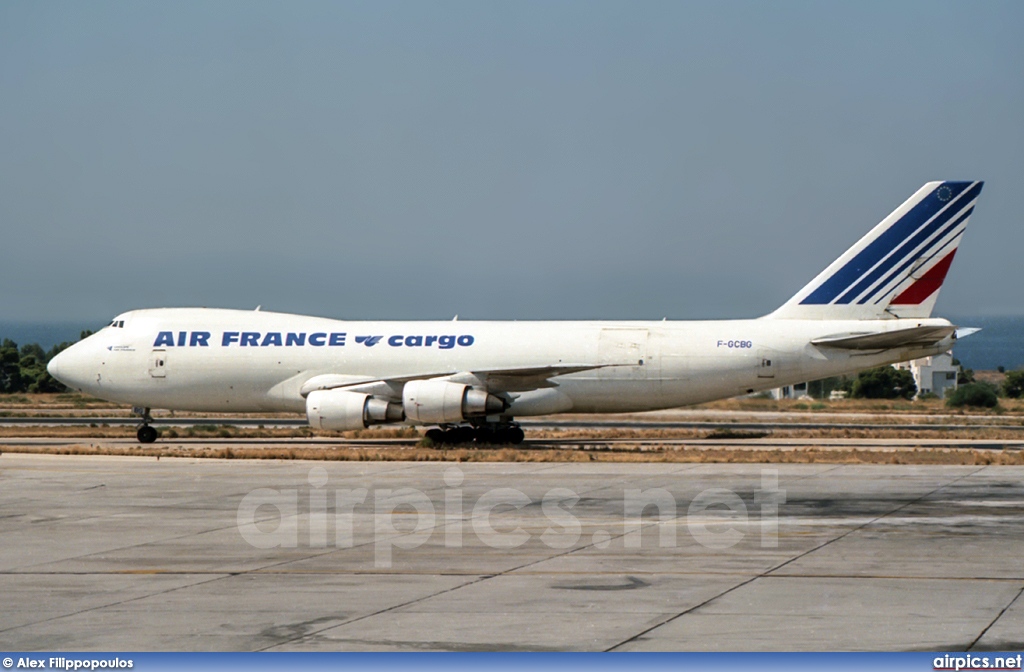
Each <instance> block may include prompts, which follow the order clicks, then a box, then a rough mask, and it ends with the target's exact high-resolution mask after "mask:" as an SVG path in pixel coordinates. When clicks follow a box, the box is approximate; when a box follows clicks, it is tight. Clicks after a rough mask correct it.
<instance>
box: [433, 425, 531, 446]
mask: <svg viewBox="0 0 1024 672" xmlns="http://www.w3.org/2000/svg"><path fill="white" fill-rule="evenodd" d="M426 437H427V438H428V439H430V440H431V441H433V442H434V443H435V444H437V445H441V444H445V445H449V446H454V445H459V444H464V443H473V442H476V443H481V444H492V445H501V444H507V443H511V444H514V445H518V444H520V443H522V442H523V439H525V438H526V435H525V434H524V433H523V430H522V428H520V427H519V425H516V424H514V423H501V424H499V423H489V424H486V425H475V426H470V425H456V426H445V427H437V428H434V429H428V430H427V434H426Z"/></svg>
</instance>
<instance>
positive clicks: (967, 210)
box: [768, 182, 983, 320]
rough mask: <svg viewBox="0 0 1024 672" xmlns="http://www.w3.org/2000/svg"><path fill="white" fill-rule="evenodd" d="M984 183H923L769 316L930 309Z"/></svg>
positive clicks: (919, 313) (878, 314) (872, 315)
mask: <svg viewBox="0 0 1024 672" xmlns="http://www.w3.org/2000/svg"><path fill="white" fill-rule="evenodd" d="M982 184H983V183H982V182H929V183H928V184H926V185H924V186H923V187H921V188H920V189H918V190H917V192H916V193H915V194H914V195H913V196H911V197H910V198H909V199H907V200H906V201H905V202H904V203H903V205H901V206H900V207H898V208H896V209H895V210H894V211H893V212H892V214H890V215H889V216H888V217H886V218H885V219H883V220H882V222H881V223H880V224H879V225H878V226H876V227H875V228H873V229H871V231H869V232H868V234H867V235H866V236H864V237H863V238H861V239H860V240H859V241H857V243H856V244H855V245H854V246H853V247H851V248H850V249H849V250H847V251H846V252H845V253H844V254H843V255H842V256H841V257H839V258H838V259H836V260H835V261H834V262H832V264H831V265H830V266H829V267H828V268H826V269H825V270H824V271H822V272H821V273H820V274H818V277H816V278H814V280H812V281H811V282H810V283H808V284H807V286H806V287H804V288H803V289H801V290H800V291H799V292H797V293H796V295H795V296H794V297H793V298H792V299H790V300H789V301H787V302H786V303H785V304H784V305H783V306H782V307H781V308H779V309H778V310H776V311H775V312H774V313H772V314H771V315H769V316H768V317H770V318H776V319H804V320H875V319H882V318H887V317H905V318H924V317H929V316H930V315H931V313H932V308H934V307H935V300H936V299H937V298H938V296H939V289H940V288H941V287H942V282H943V280H945V279H946V272H947V271H948V270H949V266H950V264H951V263H952V261H953V256H954V255H955V254H956V250H957V246H958V245H959V244H960V239H961V238H962V236H963V233H964V230H965V229H966V228H967V221H968V220H969V219H970V217H971V213H972V212H973V211H974V205H975V203H976V202H977V200H978V196H979V195H980V194H981V187H982Z"/></svg>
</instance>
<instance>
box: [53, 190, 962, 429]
mask: <svg viewBox="0 0 1024 672" xmlns="http://www.w3.org/2000/svg"><path fill="white" fill-rule="evenodd" d="M981 188H982V183H981V182H929V183H928V184H925V185H924V186H923V187H921V188H920V189H919V190H918V191H917V192H916V193H915V194H914V195H913V196H911V197H910V198H909V199H908V200H907V201H906V202H905V203H903V204H902V205H901V206H899V207H898V208H896V210H894V211H893V212H892V214H890V215H889V216H888V217H886V218H885V219H884V220H882V222H881V223H880V224H878V225H877V226H876V227H875V228H873V229H872V230H871V231H870V232H868V234H867V235H865V236H864V237H863V238H861V239H860V240H859V241H858V242H857V243H856V244H855V245H854V246H853V247H851V248H850V249H849V250H847V251H846V252H845V253H844V254H843V255H842V256H840V257H839V258H838V259H836V260H835V261H834V262H833V263H832V264H831V265H830V266H829V267H828V268H826V269H825V270H824V271H822V272H821V273H820V274H819V275H818V276H817V277H816V278H814V280H812V281H811V282H810V283H809V284H807V286H805V287H804V288H803V289H801V290H800V291H799V292H797V294H796V295H795V296H794V297H793V298H791V299H790V300H789V301H787V302H786V303H785V304H783V305H782V307H780V308H779V309H778V310H776V311H775V312H773V313H771V314H769V315H765V316H764V317H760V318H758V319H750V320H717V321H706V322H689V321H687V322H670V321H660V322H583V321H580V322H470V321H457V320H456V321H450V322H350V321H344V320H333V319H325V318H320V317H307V316H301V315H288V314H282V313H272V312H266V311H259V310H257V311H240V310H218V309H207V308H160V309H149V310H132V311H129V312H126V313H122V314H121V315H118V316H117V317H115V318H114V319H113V320H112V321H111V322H110V324H109V325H108V326H107V327H105V328H104V329H102V330H100V331H99V332H97V333H96V334H93V335H92V336H90V337H88V338H86V339H85V340H83V341H81V342H79V343H76V344H75V345H73V346H71V347H70V348H68V349H67V350H65V351H64V352H62V353H60V354H59V355H57V356H56V357H55V358H54V359H53V360H52V361H51V362H50V364H49V371H50V373H51V374H52V375H53V377H54V378H56V379H57V380H59V381H61V382H62V383H64V384H65V385H67V386H68V387H70V388H73V389H76V390H80V391H82V392H84V393H87V394H90V395H93V396H96V397H99V398H101V399H107V400H109V401H113V402H117V403H124V404H131V405H132V406H134V407H136V408H137V409H138V412H139V413H140V415H141V416H142V420H141V426H140V427H139V430H138V439H139V441H141V442H143V443H150V442H152V441H155V440H156V438H157V432H156V430H155V429H154V428H153V427H152V426H151V422H152V418H151V416H150V410H151V409H153V408H162V409H173V410H179V411H209V412H240V413H241V412H257V411H271V412H288V411H293V412H300V413H301V412H304V413H305V414H306V417H307V418H308V420H309V424H310V425H311V426H312V427H314V428H316V429H321V430H337V431H344V430H353V429H362V428H364V427H369V426H371V425H386V424H406V425H420V426H433V427H432V428H431V429H430V430H429V431H428V432H427V436H429V437H430V438H432V439H434V440H435V441H438V442H445V443H461V442H466V441H472V440H476V441H479V442H487V443H519V442H521V441H522V440H523V431H522V430H521V429H520V428H519V425H518V424H517V423H516V421H515V418H522V417H524V416H532V415H549V414H554V413H568V412H573V413H619V412H627V411H650V410H656V409H664V408H675V407H679V406H685V405H688V404H696V403H700V402H705V401H711V400H714V399H721V398H726V397H733V396H737V395H742V394H749V393H753V392H758V391H761V390H767V389H771V388H775V387H779V386H782V385H788V384H792V383H796V382H800V381H805V380H814V379H819V378H825V377H828V376H838V375H842V374H852V373H856V372H857V371H861V370H863V369H867V368H870V367H875V366H880V365H884V364H891V363H894V362H900V361H906V360H910V359H916V358H918V357H925V356H928V355H934V354H937V353H941V352H945V351H947V350H949V349H950V347H951V346H952V345H953V341H954V340H955V338H956V336H957V327H955V326H954V325H953V324H951V323H950V322H949V321H948V320H944V319H937V318H932V317H931V313H932V308H933V307H934V305H935V300H936V297H937V296H938V293H939V289H940V288H941V286H942V282H943V280H944V279H945V277H946V272H947V271H948V270H949V266H950V263H951V262H952V261H953V255H954V254H956V250H957V246H958V245H959V244H960V240H961V237H962V235H963V232H964V230H965V228H966V227H967V222H968V219H969V218H970V216H971V213H972V212H973V211H974V206H975V203H976V202H977V200H978V196H979V194H980V193H981Z"/></svg>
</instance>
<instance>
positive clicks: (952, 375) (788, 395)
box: [771, 352, 959, 399]
mask: <svg viewBox="0 0 1024 672" xmlns="http://www.w3.org/2000/svg"><path fill="white" fill-rule="evenodd" d="M893 367H895V368H897V369H906V370H908V371H910V375H912V376H914V384H915V385H917V393H918V394H928V393H929V392H930V393H932V394H935V395H938V396H939V397H944V396H946V390H947V389H954V390H955V389H956V374H957V372H958V370H959V369H958V367H957V366H956V365H954V364H953V353H952V352H945V353H943V354H941V355H932V356H931V357H922V358H921V359H915V360H912V361H909V362H902V363H900V364H893ZM771 395H772V398H774V399H800V398H802V397H806V396H808V395H807V383H796V384H795V385H786V386H785V387H777V388H775V389H774V390H772V391H771ZM830 398H832V399H836V398H845V393H844V394H843V395H842V396H840V395H834V396H833V397H830Z"/></svg>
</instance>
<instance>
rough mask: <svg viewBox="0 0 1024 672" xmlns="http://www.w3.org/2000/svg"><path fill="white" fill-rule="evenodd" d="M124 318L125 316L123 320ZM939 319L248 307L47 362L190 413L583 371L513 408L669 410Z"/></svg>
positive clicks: (123, 332) (60, 371) (858, 361)
mask: <svg viewBox="0 0 1024 672" xmlns="http://www.w3.org/2000/svg"><path fill="white" fill-rule="evenodd" d="M122 325H123V326H122ZM938 325H949V322H948V321H946V320H942V319H914V320H899V319H886V320H874V321H865V320H849V321H847V320H842V321H837V320H792V319H765V318H761V319H752V320H719V321H706V322H669V321H661V322H463V321H446V322H347V321H341V320H331V319H325V318H317V317H307V316H301V315H289V314H282V313H270V312H259V311H237V310H219V309H198V308H168V309H152V310H139V311H132V312H129V313H125V314H123V315H121V316H119V317H118V318H117V319H116V320H115V321H114V323H113V325H112V326H109V327H106V328H104V329H102V330H101V331H99V332H98V333H96V334H94V335H92V336H90V337H89V338H87V339H85V340H84V341H82V342H80V343H77V344H75V345H74V346H72V347H71V348H69V349H68V350H66V351H65V352H64V353H61V354H60V355H58V358H57V359H55V360H54V361H53V363H52V364H51V370H52V371H53V372H54V375H55V376H56V377H57V378H58V379H60V380H61V381H63V382H65V383H66V384H68V385H69V386H70V387H73V388H77V389H80V390H82V391H83V392H86V393H89V394H91V395H94V396H97V397H99V398H102V399H108V400H110V401H114V402H120V403H125V404H132V405H135V406H141V407H150V408H164V409H174V410H188V411H220V412H256V411H294V412H303V411H304V410H305V404H306V401H305V396H304V395H305V394H306V393H308V383H309V382H310V381H311V380H313V379H316V378H317V377H325V376H326V377H335V378H338V379H341V380H351V381H353V382H359V381H375V380H392V381H393V380H412V379H417V378H444V377H450V376H457V375H460V374H461V375H469V374H471V373H472V372H479V371H490V372H494V371H501V370H519V369H531V368H537V369H541V368H543V367H579V368H584V367H593V368H588V369H586V370H580V371H576V372H574V373H568V374H564V375H555V376H553V377H552V378H551V379H550V381H545V382H544V384H541V385H537V386H535V388H536V389H524V390H520V391H514V392H510V393H509V397H510V399H511V401H510V403H511V405H510V407H509V408H508V410H507V414H508V415H510V416H529V415H544V414H551V413H564V412H579V413H609V412H611V413H614V412H626V411H645V410H655V409H662V408H673V407H678V406H684V405H687V404H694V403H699V402H704V401H710V400H713V399H720V398H726V397H732V396H737V395H741V394H746V393H750V392H757V391H761V390H766V389H771V388H775V387H779V386H782V385H787V384H792V383H796V382H800V381H806V380H813V379H818V378H824V377H828V376H836V375H841V374H848V373H853V372H856V371H858V370H862V369H865V368H869V367H873V366H879V365H882V364H888V363H892V362H897V361H904V360H908V359H914V358H917V357H923V356H926V355H931V354H936V353H939V352H943V351H945V350H948V349H949V347H950V346H951V344H952V341H951V340H950V339H945V340H944V341H942V342H940V343H938V344H935V345H933V346H931V347H928V348H920V347H915V348H899V349H889V350H880V351H868V352H865V351H850V350H840V349H833V348H822V347H818V346H815V345H812V344H811V341H812V340H813V339H817V338H822V337H826V336H830V335H834V334H843V333H852V332H864V331H872V332H881V331H888V330H897V329H901V328H902V329H905V328H907V327H913V326H938Z"/></svg>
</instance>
